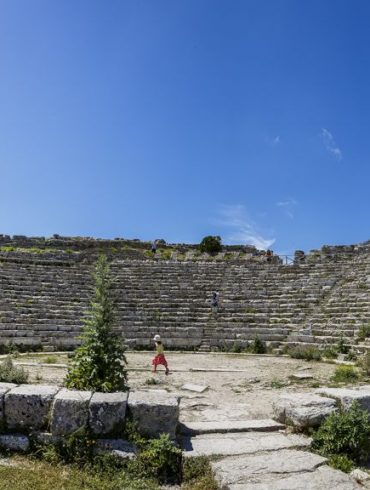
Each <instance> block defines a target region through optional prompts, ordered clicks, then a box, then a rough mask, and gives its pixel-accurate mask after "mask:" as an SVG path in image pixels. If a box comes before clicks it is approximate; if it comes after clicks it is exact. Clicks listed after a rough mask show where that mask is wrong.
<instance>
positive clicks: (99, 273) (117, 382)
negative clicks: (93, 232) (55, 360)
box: [65, 256, 127, 392]
mask: <svg viewBox="0 0 370 490" xmlns="http://www.w3.org/2000/svg"><path fill="white" fill-rule="evenodd" d="M94 279H95V289H94V294H93V298H92V301H91V308H90V311H89V313H88V317H87V318H86V320H85V326H84V329H83V333H82V336H81V339H82V341H83V342H82V345H81V346H79V347H78V348H77V349H76V351H75V355H74V357H73V359H72V361H71V363H70V366H69V369H68V373H67V376H66V380H65V384H66V386H67V388H75V389H78V390H93V391H102V392H114V391H124V390H127V384H126V383H127V371H126V369H125V366H126V357H125V347H124V345H123V341H122V338H121V337H120V336H119V335H117V334H116V333H115V332H114V331H113V328H112V325H113V303H112V300H111V299H110V295H109V290H110V288H111V284H112V280H111V278H110V272H109V266H108V263H107V259H106V257H105V256H101V257H100V258H99V260H98V261H97V264H96V269H95V273H94Z"/></svg>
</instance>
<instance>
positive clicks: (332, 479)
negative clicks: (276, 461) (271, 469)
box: [224, 466, 363, 490]
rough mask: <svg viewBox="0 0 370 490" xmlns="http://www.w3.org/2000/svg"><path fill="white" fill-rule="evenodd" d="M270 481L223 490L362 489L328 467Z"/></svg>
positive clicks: (237, 485) (276, 476) (349, 478)
mask: <svg viewBox="0 0 370 490" xmlns="http://www.w3.org/2000/svg"><path fill="white" fill-rule="evenodd" d="M269 476H270V477H271V479H270V480H266V479H265V481H258V480H257V481H254V482H251V483H235V484H231V485H228V486H225V487H224V490H226V489H227V490H360V489H363V487H362V486H360V485H359V484H358V483H357V482H356V481H355V480H354V479H353V478H352V477H351V476H349V475H346V474H345V473H342V472H341V471H338V470H334V469H333V468H329V467H328V466H320V467H319V468H317V470H315V471H312V472H311V471H307V472H302V473H300V472H298V473H296V474H291V475H288V476H283V477H281V475H280V476H278V475H276V474H275V475H274V474H272V475H269Z"/></svg>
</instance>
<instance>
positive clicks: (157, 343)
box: [152, 335, 170, 374]
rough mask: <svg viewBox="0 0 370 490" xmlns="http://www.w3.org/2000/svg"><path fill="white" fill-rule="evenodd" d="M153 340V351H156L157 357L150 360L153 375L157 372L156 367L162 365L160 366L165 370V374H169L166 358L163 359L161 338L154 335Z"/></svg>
mask: <svg viewBox="0 0 370 490" xmlns="http://www.w3.org/2000/svg"><path fill="white" fill-rule="evenodd" d="M153 340H154V342H155V350H156V351H157V355H156V356H155V357H154V359H153V360H152V364H153V373H155V372H156V371H157V366H159V365H160V364H162V366H164V367H165V368H166V374H168V373H169V372H170V370H169V369H168V364H167V361H166V358H165V357H164V348H163V344H162V341H161V336H160V335H154V339H153Z"/></svg>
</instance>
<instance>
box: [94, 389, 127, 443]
mask: <svg viewBox="0 0 370 490" xmlns="http://www.w3.org/2000/svg"><path fill="white" fill-rule="evenodd" d="M126 406H127V393H123V392H118V393H94V394H93V396H92V398H91V400H90V405H89V427H90V429H91V430H92V432H93V433H94V434H97V435H106V434H111V433H114V432H118V433H119V432H120V431H122V429H123V425H124V421H125V415H126Z"/></svg>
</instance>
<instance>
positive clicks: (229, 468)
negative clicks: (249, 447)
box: [211, 449, 327, 488]
mask: <svg viewBox="0 0 370 490" xmlns="http://www.w3.org/2000/svg"><path fill="white" fill-rule="evenodd" d="M326 461H327V460H326V458H323V457H322V456H319V455H317V454H313V453H310V452H307V451H297V450H294V449H283V450H281V451H273V452H268V453H260V454H252V455H248V456H245V455H242V456H229V457H227V458H224V459H222V460H220V461H217V462H213V463H211V464H212V469H213V470H214V472H215V477H216V479H217V481H218V482H219V483H220V485H221V487H222V488H224V487H225V486H227V487H228V486H231V485H235V484H238V485H241V484H247V483H253V482H263V481H270V480H273V479H275V478H281V477H286V476H289V474H291V473H298V472H307V471H314V470H315V469H316V468H318V467H319V466H321V465H323V464H325V463H326Z"/></svg>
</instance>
